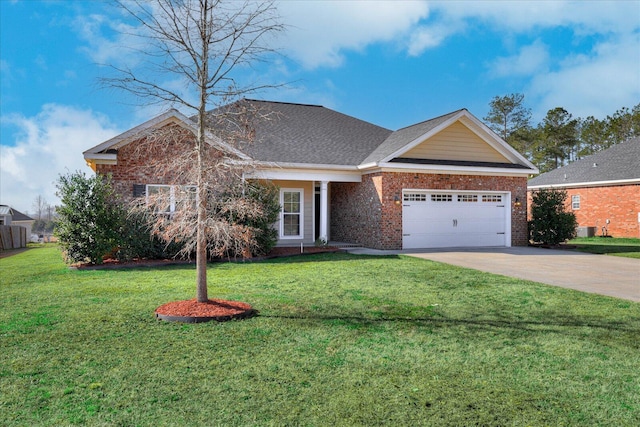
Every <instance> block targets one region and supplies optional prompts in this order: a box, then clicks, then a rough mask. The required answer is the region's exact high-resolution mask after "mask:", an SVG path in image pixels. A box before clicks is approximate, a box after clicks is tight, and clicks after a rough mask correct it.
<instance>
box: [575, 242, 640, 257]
mask: <svg viewBox="0 0 640 427" xmlns="http://www.w3.org/2000/svg"><path fill="white" fill-rule="evenodd" d="M569 244H571V245H577V246H578V250H579V251H581V252H589V253H592V254H607V255H615V256H622V257H626V258H638V259H640V239H626V238H612V237H579V238H577V239H573V240H571V241H570V242H569Z"/></svg>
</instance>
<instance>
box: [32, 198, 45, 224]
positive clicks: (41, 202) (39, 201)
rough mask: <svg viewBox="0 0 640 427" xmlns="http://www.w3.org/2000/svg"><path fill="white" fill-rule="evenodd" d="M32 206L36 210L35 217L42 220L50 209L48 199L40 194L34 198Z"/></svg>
mask: <svg viewBox="0 0 640 427" xmlns="http://www.w3.org/2000/svg"><path fill="white" fill-rule="evenodd" d="M31 207H32V208H33V210H34V212H35V216H36V218H35V219H37V220H41V219H42V217H43V216H44V214H45V213H46V212H47V210H48V209H49V203H47V200H46V199H45V198H44V197H43V196H41V195H39V196H37V197H36V198H35V199H34V200H33V205H32V206H31Z"/></svg>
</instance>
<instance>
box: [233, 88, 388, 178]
mask: <svg viewBox="0 0 640 427" xmlns="http://www.w3.org/2000/svg"><path fill="white" fill-rule="evenodd" d="M240 102H243V101H240ZM244 102H249V103H251V104H253V105H252V107H253V108H255V110H256V111H258V112H259V115H261V116H263V115H267V116H268V119H267V120H257V121H256V122H255V123H252V124H251V125H252V126H253V127H254V129H255V142H254V143H252V144H248V145H244V146H240V149H241V150H242V151H243V152H245V153H246V154H248V155H249V156H251V157H252V158H254V159H256V160H261V161H266V162H278V163H307V164H309V163H310V164H326V165H352V166H355V165H359V164H360V163H362V161H363V160H364V159H365V158H366V157H367V156H368V155H369V154H370V153H371V152H372V151H373V150H375V148H376V147H378V145H380V144H381V143H382V142H383V141H384V140H385V139H386V138H387V137H388V136H389V135H390V134H391V131H390V130H389V129H385V128H382V127H380V126H376V125H374V124H371V123H368V122H365V121H362V120H359V119H356V118H354V117H351V116H348V115H345V114H342V113H339V112H337V111H333V110H330V109H328V108H324V107H322V106H319V105H307V104H290V103H284V102H271V101H258V100H245V101H244Z"/></svg>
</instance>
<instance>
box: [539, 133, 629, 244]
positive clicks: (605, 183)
mask: <svg viewBox="0 0 640 427" xmlns="http://www.w3.org/2000/svg"><path fill="white" fill-rule="evenodd" d="M528 188H529V192H531V191H535V190H537V189H540V188H559V189H563V190H566V192H567V196H568V197H567V209H569V210H571V211H573V212H574V213H575V215H576V219H577V220H578V227H579V228H578V231H579V235H584V236H586V235H594V234H595V235H598V236H600V235H610V236H614V237H635V238H640V137H635V138H631V139H629V140H627V141H625V142H623V143H620V144H616V145H614V146H612V147H610V148H608V149H606V150H603V151H600V152H598V153H595V154H592V155H590V156H587V157H585V158H583V159H580V160H577V161H575V162H573V163H570V164H568V165H567V166H564V167H561V168H558V169H554V170H552V171H550V172H547V173H543V174H541V175H539V176H537V177H535V178H533V179H531V180H530V181H529V184H528Z"/></svg>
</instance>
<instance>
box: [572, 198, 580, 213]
mask: <svg viewBox="0 0 640 427" xmlns="http://www.w3.org/2000/svg"><path fill="white" fill-rule="evenodd" d="M580 202H581V200H580V195H579V194H574V195H573V196H571V210H574V211H577V210H580Z"/></svg>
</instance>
